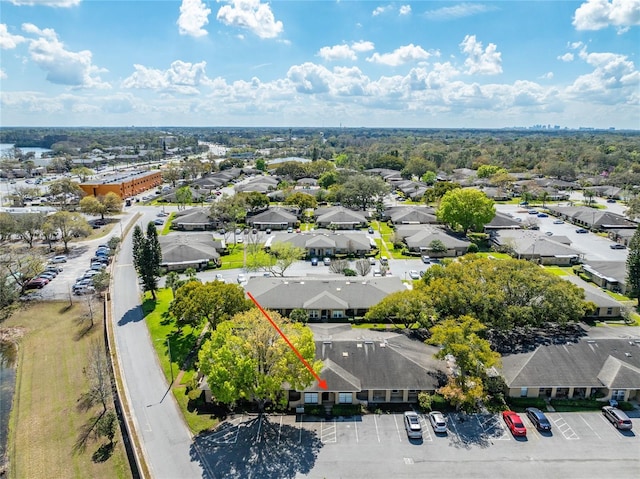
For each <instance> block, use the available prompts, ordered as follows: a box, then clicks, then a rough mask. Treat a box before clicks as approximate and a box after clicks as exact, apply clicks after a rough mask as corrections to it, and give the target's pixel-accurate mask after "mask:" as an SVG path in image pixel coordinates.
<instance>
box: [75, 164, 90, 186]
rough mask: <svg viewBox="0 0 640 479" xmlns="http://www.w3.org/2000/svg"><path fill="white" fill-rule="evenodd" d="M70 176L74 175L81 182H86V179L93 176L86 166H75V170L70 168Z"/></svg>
mask: <svg viewBox="0 0 640 479" xmlns="http://www.w3.org/2000/svg"><path fill="white" fill-rule="evenodd" d="M70 173H71V174H72V175H76V176H77V177H78V178H79V179H80V181H81V182H83V183H84V182H85V181H87V178H88V177H90V176H91V175H93V171H92V170H91V168H87V167H86V166H77V167H75V168H71V172H70Z"/></svg>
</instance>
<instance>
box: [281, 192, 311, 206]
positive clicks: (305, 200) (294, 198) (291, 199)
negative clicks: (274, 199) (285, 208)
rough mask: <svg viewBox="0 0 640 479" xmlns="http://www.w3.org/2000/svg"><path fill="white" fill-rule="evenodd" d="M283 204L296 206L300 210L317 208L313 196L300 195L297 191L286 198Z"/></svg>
mask: <svg viewBox="0 0 640 479" xmlns="http://www.w3.org/2000/svg"><path fill="white" fill-rule="evenodd" d="M284 204H285V205H296V206H298V207H299V208H300V209H301V210H306V209H309V208H316V207H317V206H318V202H317V201H316V198H315V197H314V196H313V195H310V194H308V193H302V192H300V191H297V192H295V193H293V194H291V195H289V196H287V198H286V199H285V200H284Z"/></svg>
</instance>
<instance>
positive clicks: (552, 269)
mask: <svg viewBox="0 0 640 479" xmlns="http://www.w3.org/2000/svg"><path fill="white" fill-rule="evenodd" d="M544 269H545V270H547V271H548V272H549V273H551V274H555V275H556V276H570V275H573V274H574V273H573V267H571V266H545V267H544Z"/></svg>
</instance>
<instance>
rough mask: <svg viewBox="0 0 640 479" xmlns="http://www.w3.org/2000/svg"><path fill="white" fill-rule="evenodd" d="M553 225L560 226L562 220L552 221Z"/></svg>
mask: <svg viewBox="0 0 640 479" xmlns="http://www.w3.org/2000/svg"><path fill="white" fill-rule="evenodd" d="M553 224H554V225H561V224H564V221H562V220H553Z"/></svg>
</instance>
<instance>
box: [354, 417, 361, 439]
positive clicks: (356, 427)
mask: <svg viewBox="0 0 640 479" xmlns="http://www.w3.org/2000/svg"><path fill="white" fill-rule="evenodd" d="M353 427H354V428H355V430H356V442H360V438H358V422H357V421H353Z"/></svg>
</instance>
